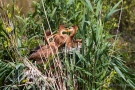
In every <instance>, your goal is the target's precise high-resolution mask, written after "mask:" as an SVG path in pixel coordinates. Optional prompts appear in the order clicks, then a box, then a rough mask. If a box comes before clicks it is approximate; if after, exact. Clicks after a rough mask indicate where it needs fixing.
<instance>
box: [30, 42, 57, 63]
mask: <svg viewBox="0 0 135 90" xmlns="http://www.w3.org/2000/svg"><path fill="white" fill-rule="evenodd" d="M34 50H35V51H34V52H32V53H31V54H30V56H29V60H35V61H37V63H42V60H45V59H47V58H48V57H50V56H53V55H55V54H57V53H58V47H57V46H56V45H55V43H51V44H50V45H42V46H41V47H40V46H38V47H37V48H35V49H34Z"/></svg>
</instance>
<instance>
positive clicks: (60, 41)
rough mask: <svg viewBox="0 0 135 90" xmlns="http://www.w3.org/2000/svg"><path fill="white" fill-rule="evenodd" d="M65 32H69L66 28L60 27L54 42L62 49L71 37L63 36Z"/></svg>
mask: <svg viewBox="0 0 135 90" xmlns="http://www.w3.org/2000/svg"><path fill="white" fill-rule="evenodd" d="M64 32H67V28H66V26H65V25H60V26H59V31H58V34H55V37H54V42H55V43H56V45H57V46H58V47H62V46H63V45H64V44H65V42H66V40H67V39H68V37H69V36H68V35H67V34H63V33H64Z"/></svg>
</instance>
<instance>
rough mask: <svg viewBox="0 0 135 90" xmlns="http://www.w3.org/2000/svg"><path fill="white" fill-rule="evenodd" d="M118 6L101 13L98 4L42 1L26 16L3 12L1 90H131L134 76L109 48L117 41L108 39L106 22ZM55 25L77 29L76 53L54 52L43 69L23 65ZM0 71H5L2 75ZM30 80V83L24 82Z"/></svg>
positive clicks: (78, 0)
mask: <svg viewBox="0 0 135 90" xmlns="http://www.w3.org/2000/svg"><path fill="white" fill-rule="evenodd" d="M122 2H123V1H122V0H121V1H119V2H118V3H116V4H115V5H114V6H113V7H111V6H108V7H110V8H109V9H105V10H104V9H103V6H104V2H103V0H94V1H90V0H84V1H83V0H68V1H67V0H54V1H49V0H42V1H41V2H40V3H36V2H34V4H35V6H36V7H35V12H34V13H32V14H28V16H27V17H24V16H21V15H14V12H11V13H9V12H8V13H7V10H5V11H4V12H6V15H9V14H11V15H12V17H5V18H7V20H8V21H10V22H11V23H12V25H13V27H14V28H13V30H12V31H11V32H8V31H6V28H7V27H9V26H11V25H10V24H9V23H8V26H6V21H5V20H4V18H3V17H2V18H1V24H0V30H1V33H0V37H1V39H0V40H1V42H3V43H4V42H5V44H3V43H1V46H2V47H1V51H0V53H1V56H0V58H1V62H0V64H1V68H2V69H0V75H1V78H0V82H1V83H2V82H4V84H1V86H2V87H1V88H2V89H5V90H6V89H9V90H10V89H19V88H23V89H35V90H36V89H48V90H50V89H51V90H64V88H65V89H67V90H98V89H99V90H102V89H103V90H106V89H117V88H119V89H122V90H123V89H128V88H131V89H132V88H135V84H134V83H135V82H134V81H135V80H134V79H135V74H134V73H133V74H131V73H130V72H131V71H130V69H129V68H128V67H126V65H125V63H124V61H123V58H122V57H121V54H120V53H119V51H117V48H115V42H117V41H114V42H111V41H110V39H111V40H112V39H113V36H112V35H110V34H109V32H108V30H107V29H108V28H107V26H106V25H107V24H108V22H111V16H112V15H113V14H114V13H115V12H117V11H120V10H122V9H120V8H118V7H119V6H120V5H121V4H122ZM12 9H13V10H11V11H14V8H12ZM46 15H47V16H46ZM42 24H43V25H44V27H42ZM60 24H66V25H68V26H72V25H77V26H78V27H79V30H78V32H77V35H76V36H75V38H81V39H82V40H83V45H82V48H81V52H80V53H79V52H78V51H77V50H73V52H72V53H73V54H68V53H66V52H64V53H62V54H61V53H60V54H59V55H58V56H56V57H55V58H54V59H53V60H48V62H45V65H43V66H42V65H37V66H36V65H33V64H32V63H31V62H29V61H27V57H28V53H29V51H30V50H31V49H33V48H34V47H36V46H37V45H39V44H44V42H43V41H42V37H43V33H44V29H45V30H46V29H48V28H50V27H51V30H52V31H56V30H57V29H58V27H59V25H60ZM112 24H114V23H112ZM49 26H50V27H49ZM108 26H110V27H111V26H112V25H108ZM110 27H109V29H110ZM115 40H117V39H115ZM50 59H51V58H50ZM11 61H12V62H11ZM52 61H53V62H52ZM18 63H19V64H18ZM2 64H3V65H2ZM13 67H14V68H13ZM37 67H38V69H37ZM5 68H8V69H6V70H7V71H5ZM26 68H27V69H26ZM27 72H29V73H27ZM30 73H31V74H30ZM34 73H35V74H34ZM3 75H5V77H6V79H4V78H3ZM32 75H33V76H32ZM30 77H31V79H32V82H30V83H29V81H31V80H30ZM45 78H47V79H45ZM53 80H54V82H53ZM9 81H10V82H9ZM123 86H124V87H123Z"/></svg>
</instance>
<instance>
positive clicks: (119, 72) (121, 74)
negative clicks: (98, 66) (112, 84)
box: [113, 64, 126, 81]
mask: <svg viewBox="0 0 135 90" xmlns="http://www.w3.org/2000/svg"><path fill="white" fill-rule="evenodd" d="M113 65H114V69H115V70H116V72H117V73H118V74H119V75H120V76H121V77H122V78H123V79H124V80H125V81H126V79H125V76H124V75H123V73H122V72H121V71H120V69H119V68H118V67H117V66H116V65H115V64H113Z"/></svg>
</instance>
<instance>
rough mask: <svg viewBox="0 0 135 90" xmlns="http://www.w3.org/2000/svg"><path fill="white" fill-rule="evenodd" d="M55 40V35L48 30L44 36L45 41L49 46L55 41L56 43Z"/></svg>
mask: <svg viewBox="0 0 135 90" xmlns="http://www.w3.org/2000/svg"><path fill="white" fill-rule="evenodd" d="M53 38H54V35H53V34H51V32H50V31H49V30H47V31H46V32H45V34H44V39H45V41H46V42H47V44H49V43H51V42H53V41H54V40H53Z"/></svg>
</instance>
